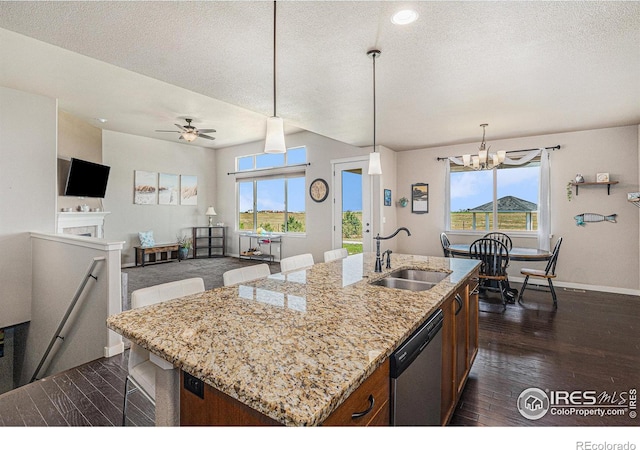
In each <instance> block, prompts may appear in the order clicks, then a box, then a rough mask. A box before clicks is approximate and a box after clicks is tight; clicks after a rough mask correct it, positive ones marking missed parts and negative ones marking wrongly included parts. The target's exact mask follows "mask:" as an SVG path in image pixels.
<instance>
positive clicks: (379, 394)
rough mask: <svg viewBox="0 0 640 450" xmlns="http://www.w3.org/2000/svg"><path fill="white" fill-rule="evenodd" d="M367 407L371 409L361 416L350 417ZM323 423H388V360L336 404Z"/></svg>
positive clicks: (339, 424)
mask: <svg viewBox="0 0 640 450" xmlns="http://www.w3.org/2000/svg"><path fill="white" fill-rule="evenodd" d="M371 399H373V407H371ZM369 408H371V410H370V411H368V412H367V413H366V414H364V415H363V416H361V417H356V418H353V417H352V414H354V413H358V412H364V411H367V410H368V409H369ZM323 425H328V426H369V425H389V360H388V359H387V360H386V361H385V362H384V363H383V364H382V365H381V366H380V367H378V369H376V371H375V372H373V373H372V374H371V375H370V376H369V378H367V379H366V380H365V381H364V382H363V383H362V384H361V385H360V387H359V388H358V389H356V390H355V391H354V392H353V393H352V394H351V395H350V396H349V398H347V399H346V400H345V401H344V403H343V404H342V405H340V406H338V409H336V410H335V411H334V412H332V413H331V415H330V416H329V417H327V420H325V421H324V423H323Z"/></svg>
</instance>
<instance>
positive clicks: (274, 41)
mask: <svg viewBox="0 0 640 450" xmlns="http://www.w3.org/2000/svg"><path fill="white" fill-rule="evenodd" d="M273 117H277V116H276V0H274V1H273Z"/></svg>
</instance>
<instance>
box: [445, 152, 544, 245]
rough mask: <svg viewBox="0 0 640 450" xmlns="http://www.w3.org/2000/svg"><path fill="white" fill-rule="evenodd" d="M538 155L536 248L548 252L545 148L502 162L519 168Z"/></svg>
mask: <svg viewBox="0 0 640 450" xmlns="http://www.w3.org/2000/svg"><path fill="white" fill-rule="evenodd" d="M538 155H540V184H539V186H538V248H541V249H544V250H549V249H550V248H551V242H550V239H549V236H550V234H551V220H550V215H551V214H550V205H549V180H550V173H549V171H550V169H549V152H548V151H547V150H546V149H545V148H540V149H538V150H530V151H527V152H518V156H517V157H511V158H510V157H509V156H507V157H506V158H505V160H504V164H505V165H507V166H521V165H523V164H526V163H528V162H529V161H531V160H532V159H534V158H535V157H537V156H538ZM449 161H450V162H451V163H453V164H455V165H458V166H462V165H464V162H463V161H462V158H461V157H455V156H450V157H449ZM446 166H447V169H446V170H447V178H446V179H447V180H449V181H450V180H451V178H450V174H451V165H450V164H447V165H446ZM449 184H450V183H449V182H447V191H448V190H449ZM446 194H447V208H449V206H450V205H449V204H448V203H449V201H450V200H449V191H448V192H447V193H446ZM448 211H449V209H447V210H446V213H445V217H447V224H446V225H447V229H449V226H450V223H449V222H450V214H449V213H448Z"/></svg>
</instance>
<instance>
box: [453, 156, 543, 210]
mask: <svg viewBox="0 0 640 450" xmlns="http://www.w3.org/2000/svg"><path fill="white" fill-rule="evenodd" d="M539 180H540V168H539V167H535V166H534V167H524V168H521V167H519V168H510V169H499V170H498V198H502V197H505V196H507V195H512V196H514V197H518V198H521V199H523V200H527V201H530V202H533V203H536V204H537V203H538V185H539ZM492 186H493V170H478V171H468V172H455V173H452V174H451V211H454V212H455V211H460V210H464V209H469V208H475V207H476V206H480V205H482V204H484V203H488V202H490V201H492V200H493V189H492Z"/></svg>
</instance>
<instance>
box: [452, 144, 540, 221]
mask: <svg viewBox="0 0 640 450" xmlns="http://www.w3.org/2000/svg"><path fill="white" fill-rule="evenodd" d="M545 156H546V155H545ZM512 158H513V159H512ZM523 160H526V161H523ZM449 164H450V167H449V205H450V208H449V224H448V226H447V229H448V230H449V231H458V230H459V231H463V230H467V231H474V230H478V231H495V230H500V231H523V232H527V231H530V232H537V231H538V230H539V224H538V217H539V212H540V207H539V205H541V202H540V195H541V194H540V192H541V189H540V185H541V182H540V180H541V156H540V155H539V154H538V156H535V157H533V158H531V155H525V157H522V158H520V159H516V158H514V157H513V156H512V157H511V158H509V159H508V161H507V162H506V163H505V164H503V165H502V166H500V167H499V168H494V169H491V170H473V169H472V168H470V167H464V166H463V165H458V164H456V161H455V158H452V159H450V162H449ZM544 192H546V190H544ZM542 195H545V194H542ZM543 203H546V202H545V199H543Z"/></svg>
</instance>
